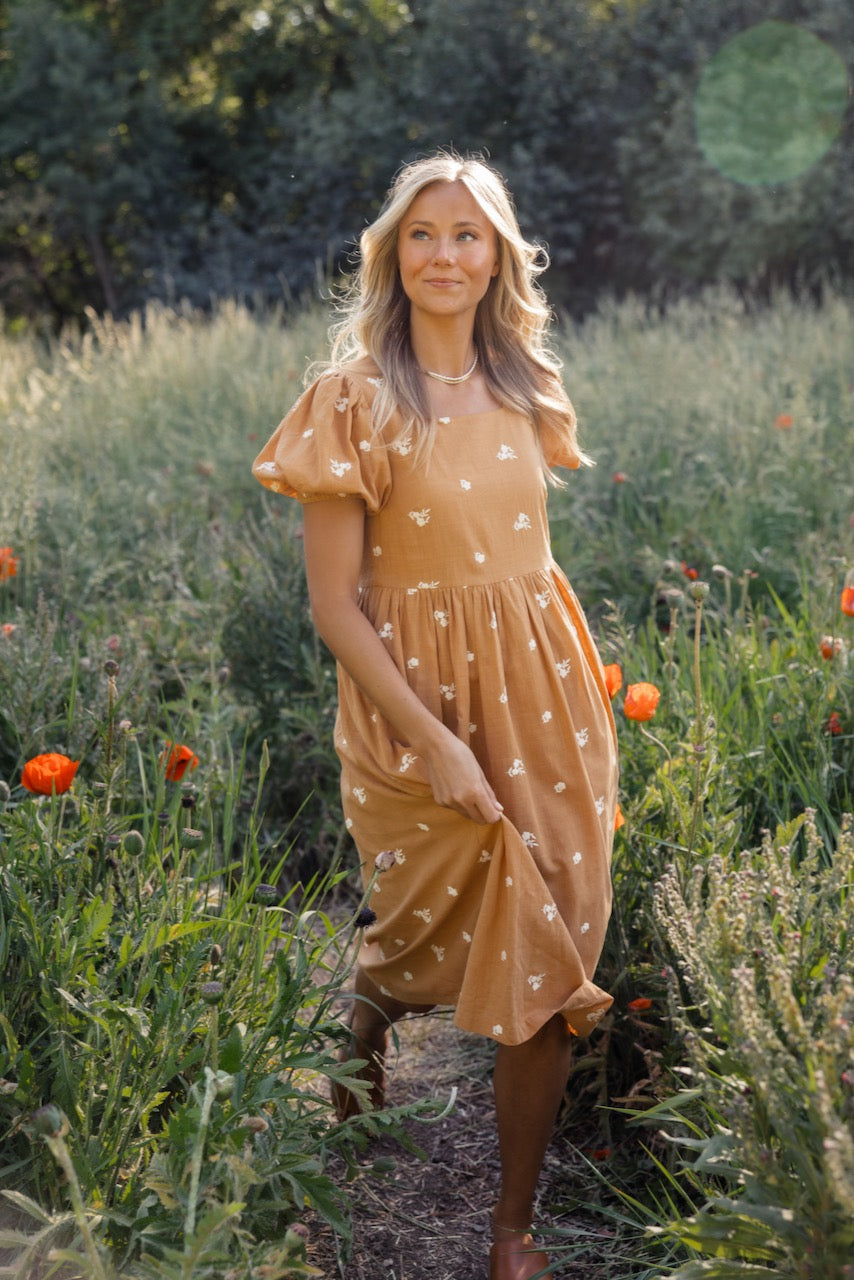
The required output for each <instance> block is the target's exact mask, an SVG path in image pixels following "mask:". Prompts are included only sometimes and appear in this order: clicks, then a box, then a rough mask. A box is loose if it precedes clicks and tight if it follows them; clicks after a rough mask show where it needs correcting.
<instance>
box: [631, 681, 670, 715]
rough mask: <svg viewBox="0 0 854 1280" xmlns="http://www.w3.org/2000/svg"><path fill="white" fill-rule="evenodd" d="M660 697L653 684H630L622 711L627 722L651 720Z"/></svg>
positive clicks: (644, 682) (659, 692) (643, 682)
mask: <svg viewBox="0 0 854 1280" xmlns="http://www.w3.org/2000/svg"><path fill="white" fill-rule="evenodd" d="M660 697H661V691H660V690H659V689H656V687H655V685H654V684H648V683H647V682H646V681H641V683H640V684H630V685H629V687H628V689H627V690H626V699H625V702H624V703H623V711H624V712H625V714H626V717H627V719H629V720H651V719H652V717H653V716H654V715H655V708H656V707H657V706H658V700H659V698H660Z"/></svg>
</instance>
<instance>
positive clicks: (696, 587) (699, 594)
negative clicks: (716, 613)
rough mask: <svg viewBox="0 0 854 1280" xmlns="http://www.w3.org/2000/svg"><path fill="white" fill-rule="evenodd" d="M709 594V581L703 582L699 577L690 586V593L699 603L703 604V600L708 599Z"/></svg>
mask: <svg viewBox="0 0 854 1280" xmlns="http://www.w3.org/2000/svg"><path fill="white" fill-rule="evenodd" d="M708 594H709V584H708V582H703V581H701V580H700V579H698V580H697V581H696V582H692V583H691V585H690V587H689V588H688V595H689V596H690V597H691V599H692V600H694V601H696V603H697V604H701V603H702V601H703V600H705V599H706V597H707V596H708Z"/></svg>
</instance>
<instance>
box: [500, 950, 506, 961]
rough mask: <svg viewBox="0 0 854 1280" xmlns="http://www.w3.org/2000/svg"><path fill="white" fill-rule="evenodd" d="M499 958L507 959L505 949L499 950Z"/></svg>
mask: <svg viewBox="0 0 854 1280" xmlns="http://www.w3.org/2000/svg"><path fill="white" fill-rule="evenodd" d="M501 959H502V960H506V959H507V952H506V951H502V952H501Z"/></svg>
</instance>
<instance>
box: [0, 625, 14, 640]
mask: <svg viewBox="0 0 854 1280" xmlns="http://www.w3.org/2000/svg"><path fill="white" fill-rule="evenodd" d="M17 630H18V628H17V627H16V626H15V623H14V622H4V623H3V625H2V627H0V632H2V634H3V635H4V636H6V637H7V639H8V637H9V636H10V635H11V634H12V633H13V631H17Z"/></svg>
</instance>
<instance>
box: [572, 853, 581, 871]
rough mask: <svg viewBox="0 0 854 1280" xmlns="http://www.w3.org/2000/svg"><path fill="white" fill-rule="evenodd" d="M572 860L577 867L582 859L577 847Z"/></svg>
mask: <svg viewBox="0 0 854 1280" xmlns="http://www.w3.org/2000/svg"><path fill="white" fill-rule="evenodd" d="M572 861H573V864H574V865H575V866H576V867H577V866H578V864H579V862H580V861H581V854H580V853H579V852H578V850H577V849H576V851H575V853H574V854H573V855H572Z"/></svg>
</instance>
